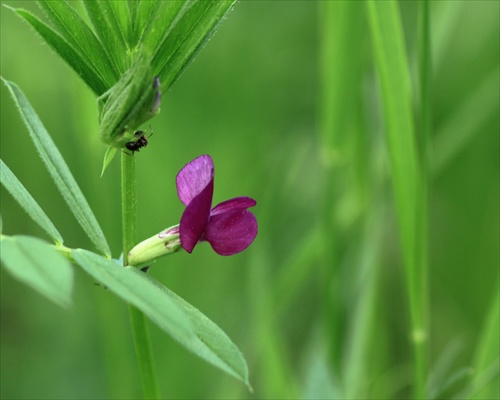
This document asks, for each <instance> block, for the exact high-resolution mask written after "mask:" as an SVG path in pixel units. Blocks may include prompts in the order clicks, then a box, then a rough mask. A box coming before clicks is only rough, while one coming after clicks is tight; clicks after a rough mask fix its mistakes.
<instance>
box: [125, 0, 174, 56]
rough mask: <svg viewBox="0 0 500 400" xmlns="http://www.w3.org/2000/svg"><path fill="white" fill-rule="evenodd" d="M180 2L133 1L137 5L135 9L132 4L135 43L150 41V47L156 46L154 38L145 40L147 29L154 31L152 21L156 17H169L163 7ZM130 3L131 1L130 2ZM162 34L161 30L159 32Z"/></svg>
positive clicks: (131, 13) (131, 12)
mask: <svg viewBox="0 0 500 400" xmlns="http://www.w3.org/2000/svg"><path fill="white" fill-rule="evenodd" d="M177 3H179V2H176V1H162V2H159V1H158V0H151V1H141V2H133V4H134V5H135V11H133V10H132V6H131V11H130V15H131V16H132V18H134V19H133V21H134V34H133V35H134V43H146V44H147V43H150V44H151V45H150V46H147V47H148V48H154V47H155V46H156V43H157V42H155V41H154V40H150V41H147V40H143V39H145V37H143V35H144V32H145V31H146V29H147V30H148V32H150V33H151V32H152V30H151V29H149V28H151V26H152V23H151V21H152V20H153V19H155V18H163V17H168V15H169V13H167V12H165V11H164V10H163V7H172V6H176V4H177ZM129 4H130V3H129ZM158 26H165V27H166V26H168V24H162V23H160V24H158ZM158 33H159V34H161V32H158Z"/></svg>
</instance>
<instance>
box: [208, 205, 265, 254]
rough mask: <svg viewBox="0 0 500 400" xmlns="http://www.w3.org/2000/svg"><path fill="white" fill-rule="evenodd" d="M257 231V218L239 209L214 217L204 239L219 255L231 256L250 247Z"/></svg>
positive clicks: (211, 218)
mask: <svg viewBox="0 0 500 400" xmlns="http://www.w3.org/2000/svg"><path fill="white" fill-rule="evenodd" d="M257 231H258V227H257V220H256V219H255V216H254V215H253V214H252V213H251V212H250V211H247V210H243V209H237V210H233V211H228V212H225V213H222V214H216V215H212V216H211V217H210V222H209V223H208V225H207V227H206V229H205V237H204V239H206V240H207V241H208V242H209V243H210V245H211V246H212V248H213V249H214V251H215V252H216V253H217V254H220V255H222V256H230V255H233V254H236V253H239V252H240V251H243V250H245V249H246V248H247V247H248V246H250V244H251V243H252V242H253V240H254V239H255V236H257Z"/></svg>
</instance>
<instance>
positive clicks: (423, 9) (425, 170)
mask: <svg viewBox="0 0 500 400" xmlns="http://www.w3.org/2000/svg"><path fill="white" fill-rule="evenodd" d="M430 37H431V36H430V2H429V1H428V0H422V1H421V2H420V15H419V84H420V96H419V97H420V135H419V137H418V138H417V139H420V140H419V148H418V157H419V162H420V163H419V166H420V191H419V195H420V198H419V201H418V204H417V215H418V217H417V221H416V224H417V227H416V228H417V235H416V247H417V257H418V264H417V266H418V273H419V276H418V277H417V279H418V280H419V289H420V301H421V308H420V310H419V313H420V314H421V316H422V326H423V328H424V332H426V336H427V339H426V340H424V342H423V343H422V345H421V346H420V348H419V349H418V352H419V354H418V355H417V359H419V360H420V361H419V362H420V363H421V364H422V365H420V366H417V367H418V368H419V374H420V378H419V379H420V381H421V383H420V384H421V385H423V387H420V388H419V393H420V394H423V393H422V392H423V391H425V396H426V398H427V397H428V395H429V393H428V389H429V388H428V385H427V384H426V382H427V371H428V362H429V361H428V354H427V347H426V346H425V347H424V343H425V342H426V341H428V340H429V337H430V326H429V315H428V313H429V311H428V310H429V293H428V292H429V289H428V270H429V143H430V139H431V130H432V91H431V89H432V61H431V54H432V53H431V43H430Z"/></svg>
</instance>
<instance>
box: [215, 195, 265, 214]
mask: <svg viewBox="0 0 500 400" xmlns="http://www.w3.org/2000/svg"><path fill="white" fill-rule="evenodd" d="M256 204H257V202H256V201H255V200H254V199H252V198H250V197H235V198H234V199H229V200H226V201H223V202H222V203H219V204H217V205H216V206H215V207H214V208H213V209H212V211H211V212H210V215H217V214H222V213H225V212H228V211H232V210H241V209H243V210H246V209H247V208H249V207H253V206H254V205H256Z"/></svg>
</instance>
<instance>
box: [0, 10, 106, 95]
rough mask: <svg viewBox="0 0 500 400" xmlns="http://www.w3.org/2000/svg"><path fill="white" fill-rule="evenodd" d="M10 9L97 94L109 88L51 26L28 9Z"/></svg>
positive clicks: (97, 73)
mask: <svg viewBox="0 0 500 400" xmlns="http://www.w3.org/2000/svg"><path fill="white" fill-rule="evenodd" d="M6 7H7V6H6ZM8 8H10V7H8ZM10 9H11V10H12V11H14V12H15V13H16V14H18V15H19V16H20V17H21V18H22V19H24V20H25V21H26V22H27V23H28V24H30V25H31V26H32V27H33V29H35V31H36V32H37V33H38V34H39V35H40V36H41V37H42V38H43V39H44V40H45V41H46V42H47V44H48V45H49V46H50V47H51V48H52V50H54V51H55V52H56V53H57V54H58V55H59V56H60V57H61V58H62V59H63V60H64V61H65V62H66V63H67V64H68V65H69V66H70V67H71V68H72V69H73V70H74V71H75V72H76V73H77V74H78V76H80V78H82V79H83V81H84V82H85V83H86V84H87V85H88V86H89V87H90V89H91V90H92V91H93V92H94V93H95V94H96V95H97V96H99V95H101V94H102V93H104V92H105V91H106V90H107V89H109V85H108V84H107V83H106V80H105V79H104V77H103V76H102V75H101V73H100V72H99V71H97V70H96V69H95V68H94V67H93V66H92V65H91V64H89V63H88V62H87V59H86V58H85V57H82V56H80V54H79V53H78V52H77V51H75V49H73V47H72V46H71V45H70V44H69V43H68V42H67V41H66V40H65V39H64V38H63V37H62V36H61V35H59V34H58V33H57V32H56V31H54V30H53V29H52V28H51V27H50V26H48V25H47V24H45V23H44V22H42V21H41V20H40V19H38V18H37V17H36V16H34V15H33V14H31V13H30V12H28V11H26V10H23V9H20V8H17V9H14V8H10Z"/></svg>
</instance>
